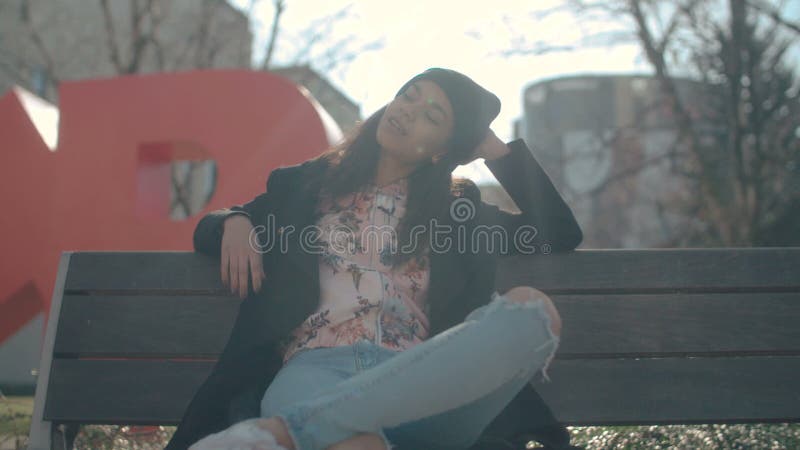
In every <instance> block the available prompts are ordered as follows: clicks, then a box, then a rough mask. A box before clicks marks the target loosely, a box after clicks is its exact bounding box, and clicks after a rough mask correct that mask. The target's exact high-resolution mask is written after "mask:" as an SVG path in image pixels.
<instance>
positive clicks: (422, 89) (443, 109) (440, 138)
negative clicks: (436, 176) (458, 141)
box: [377, 80, 453, 165]
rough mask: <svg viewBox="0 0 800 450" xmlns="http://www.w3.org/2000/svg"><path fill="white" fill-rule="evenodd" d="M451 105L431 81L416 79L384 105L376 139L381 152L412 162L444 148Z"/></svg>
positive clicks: (447, 135) (447, 134) (420, 160)
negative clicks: (384, 108)
mask: <svg viewBox="0 0 800 450" xmlns="http://www.w3.org/2000/svg"><path fill="white" fill-rule="evenodd" d="M452 132H453V108H452V106H451V105H450V101H449V100H448V99H447V95H446V94H445V93H444V91H443V90H442V89H441V88H440V87H439V86H438V85H437V84H436V83H434V82H433V81H429V80H417V81H415V82H414V83H412V84H410V85H409V86H408V87H407V88H406V90H405V91H403V92H402V93H401V94H400V95H399V96H398V97H397V98H395V99H394V100H392V101H391V102H390V103H389V104H388V105H387V107H386V110H385V111H384V113H383V117H382V118H381V120H380V123H379V124H378V132H377V139H378V144H380V146H381V148H382V150H381V151H382V152H384V154H387V153H388V154H390V155H391V156H392V157H394V158H396V159H398V160H400V161H402V162H404V163H407V164H409V165H416V164H417V163H420V162H422V161H425V160H430V159H431V157H433V156H434V155H440V154H443V153H445V152H446V151H447V148H446V146H445V144H446V142H447V140H448V138H449V137H450V134H451V133H452Z"/></svg>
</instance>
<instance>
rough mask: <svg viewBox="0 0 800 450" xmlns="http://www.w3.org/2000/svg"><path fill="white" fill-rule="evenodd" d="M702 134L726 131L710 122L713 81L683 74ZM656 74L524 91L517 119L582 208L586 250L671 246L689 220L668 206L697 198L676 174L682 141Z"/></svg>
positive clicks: (683, 90) (576, 80) (561, 81)
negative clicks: (708, 97) (707, 97)
mask: <svg viewBox="0 0 800 450" xmlns="http://www.w3.org/2000/svg"><path fill="white" fill-rule="evenodd" d="M675 82H676V86H677V89H678V95H679V97H680V98H681V99H682V103H683V104H684V105H685V107H686V108H687V109H688V110H689V114H690V115H691V116H692V118H693V119H694V121H695V123H694V126H696V127H697V129H698V130H699V131H700V135H701V136H702V135H704V134H706V133H715V132H718V130H717V131H715V130H714V128H713V127H712V126H711V125H710V124H709V123H706V122H704V121H703V118H702V116H703V115H702V114H701V113H700V110H701V109H702V104H701V102H702V98H703V97H704V95H703V92H704V90H705V89H706V87H705V86H704V85H702V84H699V83H696V82H693V81H689V80H681V79H678V80H675ZM659 91H660V88H659V83H658V81H657V80H656V79H655V78H653V77H650V76H636V75H629V76H628V75H592V76H572V77H562V78H556V79H551V80H546V81H541V82H536V83H533V84H531V85H529V86H528V87H527V88H526V89H525V90H524V93H523V95H524V100H523V108H524V112H523V118H522V119H520V120H519V121H518V122H517V123H516V125H515V133H516V137H522V138H524V139H525V140H526V142H527V143H528V144H529V146H530V147H531V148H532V149H533V151H534V153H535V154H536V156H537V158H538V159H539V161H540V163H541V164H542V166H543V167H544V168H545V171H546V172H547V173H548V174H549V175H550V177H551V178H552V180H553V182H554V183H555V184H556V186H557V187H558V189H559V191H560V192H562V194H563V195H564V197H565V198H566V200H567V202H568V204H569V205H570V206H571V207H572V208H573V211H574V212H575V215H576V218H577V219H578V221H579V223H580V225H581V228H582V229H583V230H584V241H583V244H581V247H582V248H646V247H659V246H665V245H672V244H671V243H673V242H675V241H676V238H677V237H676V236H675V233H676V230H680V229H682V226H681V224H682V223H685V222H686V221H690V220H691V218H690V217H682V216H680V215H677V214H676V213H674V212H672V211H673V209H671V208H669V207H667V206H668V205H669V204H670V203H671V202H673V201H675V200H676V199H679V198H682V197H685V196H687V195H689V193H688V192H687V187H686V186H684V185H683V184H682V183H681V181H680V177H675V176H672V175H670V174H671V173H672V169H674V164H675V158H674V157H673V155H674V151H673V150H675V145H676V138H677V137H678V133H677V128H676V122H675V119H674V116H673V109H672V107H671V106H670V105H669V104H668V102H665V101H664V100H663V97H662V96H661V95H659Z"/></svg>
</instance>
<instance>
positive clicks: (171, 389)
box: [30, 248, 800, 449]
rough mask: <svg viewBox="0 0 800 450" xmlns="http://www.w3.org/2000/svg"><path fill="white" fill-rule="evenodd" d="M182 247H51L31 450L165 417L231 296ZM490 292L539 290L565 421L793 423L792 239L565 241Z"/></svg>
mask: <svg viewBox="0 0 800 450" xmlns="http://www.w3.org/2000/svg"><path fill="white" fill-rule="evenodd" d="M219 278H220V277H219V272H218V263H217V262H215V261H214V260H213V259H211V258H209V257H207V256H204V255H200V254H195V253H188V252H150V253H148V252H143V253H102V252H99V253H98V252H94V253H88V252H86V253H83V252H76V253H64V254H63V256H62V258H61V262H60V267H59V271H58V277H57V280H56V286H55V291H54V294H53V302H52V307H51V313H50V318H51V319H50V321H49V323H48V325H47V334H46V337H45V344H44V347H43V354H42V359H41V364H40V368H39V377H38V384H37V389H36V400H35V407H34V417H33V422H32V425H31V436H30V444H31V446H30V448H32V449H45V448H46V449H49V448H65V447H66V448H69V447H71V440H72V438H73V437H74V435H75V432H76V430H77V426H78V425H80V424H153V425H155V424H163V425H174V424H177V423H178V422H179V420H180V418H181V416H182V413H183V411H184V408H185V407H186V406H187V404H188V402H189V400H190V398H191V396H192V395H193V393H194V392H195V389H196V388H197V387H198V385H199V384H200V383H201V382H202V381H203V380H204V379H205V377H206V376H207V374H208V373H209V370H210V369H211V367H212V365H213V362H214V360H215V358H216V357H217V356H218V354H219V352H220V351H221V349H222V348H223V345H224V343H225V341H226V339H227V336H228V333H229V331H230V326H231V325H232V323H233V320H234V318H235V315H236V312H237V305H238V304H239V301H240V300H239V299H238V298H237V297H235V296H233V295H231V294H230V293H229V292H228V291H226V290H225V288H224V287H223V285H222V284H221V282H220V280H219ZM497 281H498V283H497V288H498V290H500V291H501V292H502V291H504V290H505V289H507V288H509V287H512V286H516V285H532V286H535V287H537V288H539V289H541V290H543V291H544V292H546V293H548V294H549V295H550V296H551V298H552V299H553V300H554V302H555V303H556V305H557V307H558V309H559V311H560V313H561V316H562V319H563V323H564V330H563V334H562V341H561V347H560V349H559V352H558V354H557V356H556V359H555V361H554V362H553V364H552V365H551V367H550V370H549V375H550V377H551V379H552V382H551V383H544V384H542V383H541V382H540V381H536V382H535V383H536V387H537V389H538V390H539V392H540V393H541V394H542V396H543V397H544V398H545V399H546V400H547V402H548V404H549V405H551V407H552V408H553V411H554V412H555V414H556V416H557V417H558V418H559V419H560V420H562V421H563V422H564V423H565V424H567V425H602V424H679V423H680V424H690V423H745V422H797V421H798V420H800V332H799V331H798V324H800V248H724V249H723V248H720V249H646V250H578V251H575V252H573V253H569V254H551V255H546V256H545V255H535V256H508V257H503V258H501V261H500V266H499V268H498V280H497Z"/></svg>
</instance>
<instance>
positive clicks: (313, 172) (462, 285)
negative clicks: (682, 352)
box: [166, 139, 583, 450]
mask: <svg viewBox="0 0 800 450" xmlns="http://www.w3.org/2000/svg"><path fill="white" fill-rule="evenodd" d="M508 146H509V147H510V148H511V153H509V154H508V155H506V156H504V157H502V158H498V159H495V160H492V161H486V165H487V166H488V167H489V169H490V170H491V171H492V173H493V174H494V176H495V177H496V178H497V180H498V181H499V182H500V183H501V184H502V186H503V187H504V188H505V190H506V191H507V192H508V193H509V195H510V196H511V198H512V199H513V200H514V202H515V203H516V204H517V206H518V208H519V209H520V210H521V211H522V212H521V213H520V214H512V213H509V212H507V211H503V210H500V209H499V208H498V207H497V206H494V205H489V204H487V203H484V202H482V201H481V197H480V191H479V190H478V188H477V186H476V185H475V184H474V183H472V182H467V183H465V184H464V185H463V189H462V190H461V191H456V192H454V194H453V198H452V199H451V200H452V201H455V200H457V197H461V198H462V200H460V201H461V202H462V203H465V200H463V199H467V200H469V201H470V202H472V205H474V208H473V210H472V211H471V212H469V211H468V220H463V221H462V219H459V220H458V221H454V222H452V226H453V229H456V228H457V227H458V226H459V225H462V226H465V227H467V230H470V229H472V228H471V227H474V226H478V225H501V226H503V227H504V228H505V230H506V232H507V233H508V235H509V236H513V235H514V231H515V230H517V229H518V228H520V227H521V226H525V225H527V226H530V225H533V226H534V227H535V228H536V235H535V237H534V239H533V241H532V242H531V241H526V242H529V243H531V244H532V247H533V248H535V249H536V250H535V251H536V252H537V253H538V254H539V255H541V257H546V253H548V252H566V251H570V250H573V249H574V248H575V247H577V246H578V245H579V244H580V243H581V241H582V240H583V233H582V232H581V229H580V227H579V226H578V223H577V221H576V220H575V217H574V215H573V213H572V211H571V210H570V208H569V207H568V206H567V205H566V203H565V202H564V200H563V199H562V198H561V195H560V194H559V193H558V192H557V190H556V189H555V187H554V186H553V184H552V182H551V181H550V178H549V177H548V175H547V174H546V173H545V172H544V170H542V168H541V166H540V165H539V163H538V162H537V161H536V159H535V158H534V156H533V154H532V153H531V152H530V150H529V149H528V147H527V146H526V145H525V142H524V141H523V140H521V139H517V140H515V141H512V142H510V143H509V144H508ZM323 166H324V163H321V162H319V161H306V162H304V163H301V164H297V165H292V166H285V167H280V168H277V169H274V170H273V171H272V172H271V173H270V175H269V177H268V180H267V189H266V192H265V193H263V194H260V195H259V196H257V197H256V198H255V199H253V200H252V201H250V202H248V203H246V204H244V205H237V206H234V207H232V208H228V209H222V210H217V211H213V212H211V213H209V214H207V215H206V216H205V217H203V219H202V220H201V221H200V222H199V223H198V225H197V228H196V230H195V233H194V247H195V251H198V252H202V253H205V254H208V255H212V256H214V257H217V258H219V255H220V246H221V237H222V223H223V221H224V219H225V218H226V217H228V216H229V215H230V214H233V213H235V212H245V213H247V214H248V215H249V216H250V218H251V221H252V222H253V224H254V226H258V225H267V224H268V222H267V217H268V216H270V215H271V217H272V218H273V219H274V227H273V229H274V230H280V231H282V232H283V233H287V236H288V238H285V240H286V242H287V244H288V245H287V247H286V248H285V251H284V249H280V251H271V252H266V253H264V257H263V260H264V261H263V262H264V263H263V267H264V273H265V274H266V275H267V277H266V279H265V280H264V281H263V283H262V288H261V290H260V291H259V292H258V293H255V292H253V291H252V289H251V290H250V293H249V295H248V296H247V297H246V298H245V300H243V301H242V303H241V306H240V308H239V314H238V316H237V318H236V322H235V324H234V326H233V329H232V331H231V335H230V338H229V340H228V342H227V344H226V346H225V348H224V350H223V352H222V354H221V355H220V358H219V360H218V361H217V364H216V365H215V366H214V368H213V370H212V372H211V374H210V375H209V377H208V378H207V380H206V381H205V382H204V383H203V384H202V385H201V386H200V388H199V389H198V391H197V392H196V394H195V396H194V398H193V399H192V401H191V403H190V404H189V406H188V408H187V410H186V412H185V414H184V416H183V419H182V420H181V423H180V425H179V426H178V429H177V430H176V432H175V435H174V436H173V438H172V440H171V441H170V442H169V444H168V445H167V447H166V448H167V449H168V450H173V449H184V448H187V447H188V446H189V445H191V444H192V443H194V442H196V441H197V440H199V439H201V438H202V437H204V436H206V435H208V434H211V433H215V432H217V431H220V430H223V429H225V428H227V427H228V426H230V425H232V424H233V423H236V422H237V421H240V420H244V419H246V418H249V417H256V416H258V415H259V402H260V399H261V396H262V395H263V393H264V392H265V390H266V388H267V386H269V384H270V383H271V382H272V380H273V378H274V377H275V375H276V374H277V372H278V370H280V368H281V364H282V355H281V354H279V352H278V351H277V345H276V343H278V342H279V341H280V340H281V339H282V338H283V337H285V336H286V335H287V334H288V333H289V332H290V331H291V330H293V329H294V328H295V327H297V326H298V325H300V323H302V322H303V321H304V320H305V319H306V318H307V317H308V316H309V315H311V314H312V313H313V312H314V311H315V309H316V307H317V305H318V301H319V278H318V275H319V274H318V270H319V268H318V255H317V254H315V253H312V252H308V251H302V249H301V244H300V241H299V239H298V237H300V236H302V233H301V230H303V229H304V227H306V226H308V225H313V224H314V223H315V220H316V218H317V216H315V212H314V209H315V206H316V197H317V192H312V191H313V190H304V189H300V188H299V187H300V186H301V185H302V184H303V183H302V181H303V180H306V179H310V178H309V177H318V176H319V174H320V171H321V170H323V169H324V167H323ZM467 208H468V209H469V206H467ZM453 216H454V217H459V218H461V217H463V216H459V215H458V214H457V213H456V214H453ZM448 218H449V217H448ZM449 219H451V220H452V218H449ZM292 227H294V228H292ZM467 232H468V233H469V232H470V231H467ZM469 235H470V234H467V236H469ZM275 236H278V233H277V232H276V233H275ZM454 239H455V238H454ZM303 248H307V247H303ZM495 248H497V247H495ZM507 248H508V249H509V252H510V253H518V252H519V250H518V249H517V247H516V246H514V245H508V246H507ZM486 250H487V249H486V245H485V242H484V245H483V247H482V250H481V251H476V252H473V251H467V252H459V251H448V252H436V251H432V252H431V253H430V271H431V272H430V281H429V282H430V285H429V289H428V300H429V302H430V303H431V309H430V316H429V319H430V324H431V327H430V330H429V335H430V336H433V335H435V334H438V333H440V332H442V331H444V330H446V329H448V328H450V327H452V326H455V325H457V324H459V323H461V322H462V321H463V320H464V318H465V317H466V316H467V314H469V312H470V311H472V310H473V309H475V308H477V307H479V306H481V305H483V304H485V303H487V302H488V301H489V299H490V295H491V293H492V291H494V290H495V287H494V278H495V277H494V275H495V271H496V258H497V251H493V252H491V253H490V252H488V251H486ZM528 251H529V250H528ZM521 437H524V440H523V441H522V442H524V441H526V440H528V439H534V440H537V441H539V442H540V443H542V444H545V445H547V446H549V448H570V447H569V445H568V443H569V434H568V433H567V430H566V428H565V427H564V426H563V425H561V424H560V423H558V422H557V421H556V419H555V418H554V417H553V414H552V413H551V411H550V409H549V408H548V406H547V405H546V404H545V403H544V401H543V400H542V399H541V397H540V396H539V395H538V394H537V393H536V391H535V390H534V388H533V386H532V385H531V384H530V383H528V384H526V386H525V388H523V390H522V391H521V392H520V393H519V394H518V395H517V396H516V397H515V398H514V399H513V400H512V401H511V403H509V405H508V406H507V407H506V408H505V409H504V410H503V411H502V412H501V413H500V414H499V415H498V416H497V417H496V418H495V420H494V421H493V422H492V423H491V424H490V426H489V428H487V429H486V430H485V431H484V433H483V435H482V441H484V442H489V441H492V440H494V439H503V440H505V441H507V442H510V441H512V440H513V439H514V438H521ZM514 443H515V444H514V445H515V446H516V447H515V448H523V447H520V444H521V441H519V440H516V441H514ZM490 448H500V447H499V446H496V445H493V446H492V447H490Z"/></svg>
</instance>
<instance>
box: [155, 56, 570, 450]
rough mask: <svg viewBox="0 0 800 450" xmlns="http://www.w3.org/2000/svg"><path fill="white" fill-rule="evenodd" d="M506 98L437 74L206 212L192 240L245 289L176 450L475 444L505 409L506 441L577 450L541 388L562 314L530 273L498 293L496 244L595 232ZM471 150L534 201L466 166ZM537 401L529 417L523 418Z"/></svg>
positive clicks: (513, 246)
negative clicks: (487, 188)
mask: <svg viewBox="0 0 800 450" xmlns="http://www.w3.org/2000/svg"><path fill="white" fill-rule="evenodd" d="M499 111H500V101H499V99H498V98H497V97H496V96H495V95H494V94H492V93H491V92H489V91H487V90H486V89H484V88H483V87H481V86H479V85H478V84H477V83H475V82H474V81H473V80H471V79H470V78H468V77H467V76H465V75H463V74H461V73H458V72H456V71H453V70H448V69H442V68H431V69H428V70H426V71H425V72H423V73H421V74H418V75H417V76H415V77H413V78H412V79H411V80H409V81H408V82H407V83H405V85H403V87H402V88H401V89H400V91H399V92H398V94H397V95H396V97H395V99H394V100H392V101H391V102H390V103H389V104H387V105H386V106H384V107H383V108H381V109H380V110H378V111H377V112H376V113H374V114H373V115H372V116H371V117H370V118H368V119H367V120H366V121H365V122H364V123H363V124H361V126H360V127H358V128H357V129H356V130H355V131H354V132H353V134H352V135H351V136H349V137H348V138H347V139H345V140H344V141H343V142H342V143H341V144H340V145H338V146H336V147H334V148H332V149H330V150H329V151H327V152H325V153H323V154H322V155H320V156H319V157H316V158H314V159H312V160H309V161H306V162H304V163H302V164H299V165H296V166H289V167H282V168H279V169H276V170H273V172H272V174H271V175H270V177H269V180H268V182H267V192H266V193H265V194H262V195H261V196H259V197H257V198H256V199H254V200H253V201H251V202H250V203H247V204H245V205H242V206H235V207H232V208H230V209H226V210H221V211H215V212H213V213H211V214H209V215H208V216H206V217H204V218H203V220H202V221H201V222H200V224H198V228H197V230H196V232H195V248H196V249H197V250H198V251H202V252H205V253H208V254H211V255H215V256H219V257H220V263H221V264H220V266H221V276H222V279H223V282H224V283H225V284H226V285H227V286H228V287H229V288H230V289H231V291H232V292H234V293H237V294H239V296H240V297H242V298H244V299H245V300H244V302H243V303H242V306H241V308H240V312H239V316H238V317H237V321H236V324H235V325H234V329H233V331H232V333H231V338H230V340H229V342H228V345H227V346H226V348H225V350H224V351H223V354H222V356H221V357H220V360H219V362H218V363H217V366H216V367H215V369H214V371H213V372H212V374H211V375H210V376H209V378H208V380H207V381H206V383H205V384H204V385H203V386H202V387H201V388H200V390H199V391H198V392H197V394H196V395H195V398H194V399H193V401H192V404H190V406H189V408H188V409H187V412H186V414H185V415H184V418H183V421H182V422H181V425H180V426H179V428H178V430H177V431H176V433H175V436H174V437H173V439H172V441H171V442H170V445H169V446H168V447H167V448H168V449H171V448H185V447H186V446H187V445H189V444H192V443H194V445H192V447H191V448H192V449H196V450H206V449H220V448H240V449H276V450H277V449H280V450H284V449H298V450H323V449H335V450H338V449H375V450H383V449H392V448H395V449H397V448H401V449H431V450H436V449H467V448H469V447H470V446H472V445H473V444H475V443H476V442H478V440H479V438H483V437H485V435H486V431H487V427H489V425H490V423H494V422H498V421H496V420H495V419H496V418H498V416H504V417H503V418H504V420H505V426H504V429H505V431H504V432H502V433H500V432H498V433H497V434H496V436H497V438H498V439H500V438H503V439H506V440H508V439H511V438H513V437H517V436H518V435H520V433H528V435H529V436H533V437H536V438H539V437H540V436H542V437H543V439H541V441H543V442H544V443H545V444H548V445H550V446H551V447H550V448H575V447H571V446H569V444H568V442H569V437H568V435H567V434H566V430H565V429H563V427H559V426H558V424H557V422H555V420H554V419H553V418H552V415H551V414H550V413H549V410H548V409H547V407H546V405H544V404H543V402H541V399H540V398H539V397H538V396H537V395H536V394H535V392H533V390H532V389H531V387H530V386H531V385H530V381H531V380H532V378H533V376H534V375H535V374H536V373H538V372H539V371H541V373H542V375H543V377H544V378H545V379H547V374H546V368H547V366H548V364H549V362H550V360H551V359H552V358H553V355H554V353H555V351H556V349H557V347H558V343H559V339H560V338H559V336H560V330H561V320H560V317H559V315H558V312H557V310H556V308H555V307H554V306H553V303H552V302H551V300H550V299H549V298H548V296H547V295H546V294H544V293H543V292H541V291H539V290H537V289H535V288H533V287H530V286H517V287H514V288H511V289H508V290H506V291H505V292H504V293H502V294H500V293H498V292H497V291H496V290H494V272H495V261H496V259H495V256H496V255H497V254H504V253H537V252H538V253H543V254H547V253H550V252H553V251H556V252H558V251H569V250H572V249H574V248H575V247H577V245H578V244H580V242H581V240H582V237H583V235H582V233H581V231H580V227H579V226H578V224H577V222H576V221H575V218H574V216H573V215H572V212H571V211H570V209H569V207H567V206H566V204H565V203H564V202H563V200H562V199H561V197H560V195H559V194H558V193H557V191H556V190H555V188H554V187H553V185H552V183H551V182H550V180H549V178H548V176H547V175H546V173H545V172H544V171H543V170H542V169H541V167H540V166H539V165H538V163H536V161H535V159H534V158H533V156H532V154H531V153H530V151H529V150H528V149H527V147H526V146H525V144H524V142H523V141H521V140H517V141H514V142H512V143H509V144H505V143H503V142H502V141H500V140H499V139H498V138H497V137H496V136H495V135H494V133H493V132H492V131H491V130H490V129H489V124H490V123H491V122H492V120H494V118H495V117H496V116H497V114H498V113H499ZM475 158H485V159H486V163H487V166H488V167H489V168H490V169H491V170H492V172H493V173H494V174H495V176H496V177H497V178H498V180H499V181H500V182H501V184H502V185H503V187H504V188H505V189H506V190H507V191H508V192H509V194H510V195H511V196H512V198H513V199H514V201H515V202H516V203H517V206H518V207H519V208H520V210H521V211H522V212H521V213H520V214H512V213H508V212H506V211H502V210H499V209H498V208H497V207H496V206H491V205H488V204H486V203H483V202H482V201H481V200H480V192H479V190H478V189H477V187H476V186H475V185H474V183H472V182H470V181H468V180H453V178H452V176H451V172H452V170H453V169H454V168H455V167H456V166H457V165H459V164H464V163H467V162H469V161H471V160H473V159H475ZM300 227H302V228H303V229H302V230H301V229H300ZM309 230H310V232H308V231H309ZM267 241H271V242H272V244H273V245H269V246H268V245H267ZM279 241H280V242H279ZM256 244H257V245H256ZM267 247H269V249H267ZM256 380H258V381H256ZM526 388H527V389H528V391H529V392H527V393H526V394H525V395H524V396H523V395H522V393H523V391H524V390H525V389H526ZM248 393H249V395H250V397H251V398H252V397H253V395H254V394H255V395H257V396H258V407H257V408H258V411H257V412H254V411H252V402H251V404H250V406H249V408H250V410H247V408H248V407H247V406H242V405H244V403H242V402H241V399H242V398H247V395H248ZM523 397H525V398H524V399H523ZM237 399H239V400H237ZM237 402H238V403H237ZM522 402H526V403H525V404H524V405H522V406H521V407H522V408H524V410H525V411H526V412H528V413H532V414H533V416H528V415H527V414H526V416H527V417H525V418H523V417H519V414H518V413H517V415H516V416H515V417H511V413H510V412H508V413H507V411H509V410H510V408H508V406H509V405H510V404H511V403H519V404H522ZM245 403H246V402H245ZM237 405H239V406H237ZM237 408H238V411H237ZM505 416H508V417H505ZM531 417H533V418H534V419H536V418H540V419H541V420H542V421H543V423H532V424H523V423H522V421H523V420H531ZM245 419H246V420H245ZM230 424H234V425H233V426H230V427H228V428H227V429H225V427H227V426H229V425H230ZM548 427H549V428H548ZM537 429H538V430H539V431H541V430H545V429H547V430H549V433H550V434H549V435H548V434H547V433H545V432H544V431H542V433H541V435H537ZM220 430H223V431H220ZM509 430H510V431H509ZM215 432H216V433H215ZM210 433H215V434H210ZM200 438H202V439H200ZM198 439H199V441H198ZM492 448H500V447H499V446H495V447H492Z"/></svg>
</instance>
